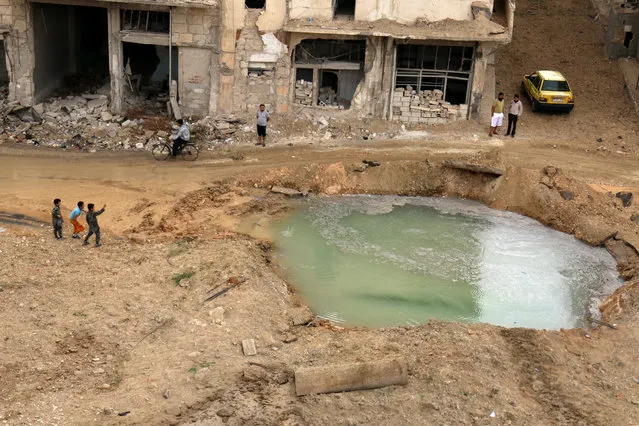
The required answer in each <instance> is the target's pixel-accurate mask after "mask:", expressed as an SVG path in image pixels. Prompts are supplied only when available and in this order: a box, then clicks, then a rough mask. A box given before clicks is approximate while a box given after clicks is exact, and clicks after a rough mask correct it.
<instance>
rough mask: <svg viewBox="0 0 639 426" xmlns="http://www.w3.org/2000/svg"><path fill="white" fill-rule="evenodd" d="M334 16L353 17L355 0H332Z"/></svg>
mask: <svg viewBox="0 0 639 426" xmlns="http://www.w3.org/2000/svg"><path fill="white" fill-rule="evenodd" d="M333 4H334V9H333V11H334V16H335V18H337V19H339V18H345V19H353V18H354V17H355V0H334V3H333Z"/></svg>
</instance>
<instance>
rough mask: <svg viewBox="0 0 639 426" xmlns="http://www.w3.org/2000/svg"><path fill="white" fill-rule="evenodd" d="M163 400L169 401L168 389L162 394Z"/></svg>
mask: <svg viewBox="0 0 639 426" xmlns="http://www.w3.org/2000/svg"><path fill="white" fill-rule="evenodd" d="M162 398H164V399H169V390H168V389H166V390H165V391H164V392H162Z"/></svg>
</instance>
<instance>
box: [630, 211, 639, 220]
mask: <svg viewBox="0 0 639 426" xmlns="http://www.w3.org/2000/svg"><path fill="white" fill-rule="evenodd" d="M630 220H631V221H633V222H636V221H638V220H639V213H633V214H632V216H630Z"/></svg>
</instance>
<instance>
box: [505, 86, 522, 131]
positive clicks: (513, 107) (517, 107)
mask: <svg viewBox="0 0 639 426" xmlns="http://www.w3.org/2000/svg"><path fill="white" fill-rule="evenodd" d="M523 111H524V107H523V106H522V105H521V101H520V100H519V95H518V94H516V93H515V96H514V97H513V100H512V102H511V103H510V108H509V109H508V131H507V132H506V136H512V137H513V138H514V137H515V132H516V131H517V120H519V117H520V116H521V113H522V112H523ZM511 128H512V131H511Z"/></svg>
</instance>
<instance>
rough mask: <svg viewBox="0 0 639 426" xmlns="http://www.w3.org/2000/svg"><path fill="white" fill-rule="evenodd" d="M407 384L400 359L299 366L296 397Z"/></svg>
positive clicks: (406, 372)
mask: <svg viewBox="0 0 639 426" xmlns="http://www.w3.org/2000/svg"><path fill="white" fill-rule="evenodd" d="M406 384H408V366H407V364H406V361H405V360H403V359H389V360H382V361H371V362H357V363H352V364H340V365H326V366H321V367H302V368H298V369H297V370H296V371H295V393H296V394H297V396H302V395H310V394H318V393H331V392H344V391H353V390H363V389H375V388H381V387H385V386H392V385H406Z"/></svg>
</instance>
